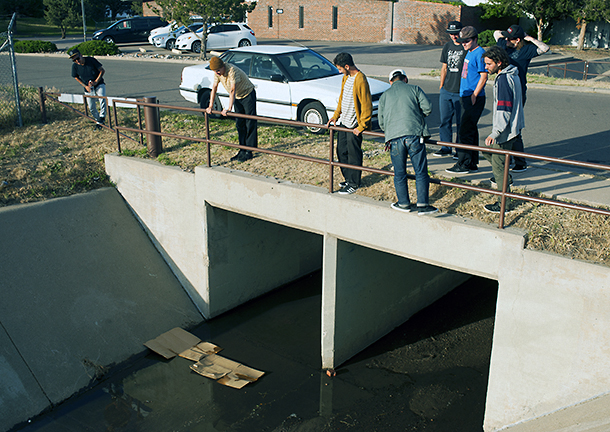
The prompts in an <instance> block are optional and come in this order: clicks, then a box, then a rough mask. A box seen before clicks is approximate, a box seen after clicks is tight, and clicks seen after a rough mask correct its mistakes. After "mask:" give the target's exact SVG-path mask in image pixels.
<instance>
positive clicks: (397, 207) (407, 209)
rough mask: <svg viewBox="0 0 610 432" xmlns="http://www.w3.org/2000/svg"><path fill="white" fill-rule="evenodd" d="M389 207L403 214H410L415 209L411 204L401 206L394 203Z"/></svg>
mask: <svg viewBox="0 0 610 432" xmlns="http://www.w3.org/2000/svg"><path fill="white" fill-rule="evenodd" d="M390 207H392V208H393V209H394V210H398V211H401V212H405V213H411V212H412V211H415V209H414V208H413V204H406V205H403V204H398V203H397V202H395V203H393V204H392V205H391V206H390Z"/></svg>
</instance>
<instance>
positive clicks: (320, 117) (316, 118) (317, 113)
mask: <svg viewBox="0 0 610 432" xmlns="http://www.w3.org/2000/svg"><path fill="white" fill-rule="evenodd" d="M301 121H302V122H304V123H315V124H320V125H325V124H326V123H328V116H327V115H326V109H325V108H324V106H323V105H322V104H321V103H320V102H310V103H308V104H307V105H305V108H303V111H301ZM306 129H307V130H308V131H309V132H311V133H314V134H323V133H324V132H325V131H326V129H322V128H317V127H307V128H306Z"/></svg>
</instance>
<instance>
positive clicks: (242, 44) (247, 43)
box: [237, 39, 252, 47]
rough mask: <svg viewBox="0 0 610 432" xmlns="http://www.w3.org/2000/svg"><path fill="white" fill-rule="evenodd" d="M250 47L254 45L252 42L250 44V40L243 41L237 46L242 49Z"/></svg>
mask: <svg viewBox="0 0 610 432" xmlns="http://www.w3.org/2000/svg"><path fill="white" fill-rule="evenodd" d="M250 45H252V42H250V41H249V40H248V39H242V40H240V41H239V43H238V44H237V46H240V47H245V46H250Z"/></svg>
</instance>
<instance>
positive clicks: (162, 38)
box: [148, 23, 203, 50]
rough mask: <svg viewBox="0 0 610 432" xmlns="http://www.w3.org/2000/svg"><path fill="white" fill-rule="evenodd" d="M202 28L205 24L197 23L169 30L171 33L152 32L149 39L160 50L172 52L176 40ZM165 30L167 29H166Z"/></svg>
mask: <svg viewBox="0 0 610 432" xmlns="http://www.w3.org/2000/svg"><path fill="white" fill-rule="evenodd" d="M202 27H203V23H195V24H191V25H190V26H188V27H184V26H180V27H178V28H175V29H174V30H171V29H169V31H166V32H163V31H158V32H155V33H154V34H153V32H151V33H150V36H149V37H148V42H150V43H151V44H152V45H154V46H156V47H158V48H165V49H168V50H171V49H174V47H175V46H176V38H177V37H178V36H180V35H183V34H185V33H191V32H196V31H197V30H199V29H200V28H202ZM163 28H164V29H166V27H163ZM153 31H154V30H153Z"/></svg>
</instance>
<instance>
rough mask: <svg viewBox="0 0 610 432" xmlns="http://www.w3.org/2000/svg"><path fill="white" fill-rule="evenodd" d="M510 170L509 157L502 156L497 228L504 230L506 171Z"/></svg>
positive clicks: (507, 155) (506, 187)
mask: <svg viewBox="0 0 610 432" xmlns="http://www.w3.org/2000/svg"><path fill="white" fill-rule="evenodd" d="M509 169H510V155H509V154H506V155H504V178H503V179H502V195H501V198H500V221H499V222H498V228H500V229H504V213H505V212H506V190H507V189H508V183H509V181H508V176H509V174H508V170H509Z"/></svg>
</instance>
